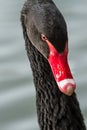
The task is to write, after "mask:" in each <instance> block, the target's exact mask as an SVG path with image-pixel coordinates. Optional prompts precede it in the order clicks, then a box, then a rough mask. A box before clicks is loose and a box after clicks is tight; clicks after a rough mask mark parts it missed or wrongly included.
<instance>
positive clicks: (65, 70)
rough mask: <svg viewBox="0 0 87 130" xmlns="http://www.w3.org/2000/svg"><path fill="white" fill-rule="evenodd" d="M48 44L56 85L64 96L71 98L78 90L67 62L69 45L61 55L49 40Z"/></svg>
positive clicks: (49, 60) (49, 59) (49, 58)
mask: <svg viewBox="0 0 87 130" xmlns="http://www.w3.org/2000/svg"><path fill="white" fill-rule="evenodd" d="M46 42H47V44H48V46H49V50H50V53H49V57H48V62H49V64H50V66H51V69H52V72H53V75H54V78H55V80H56V83H57V84H58V88H59V89H60V91H61V92H63V93H64V94H66V95H68V96H71V95H72V94H73V92H74V89H75V88H76V84H75V81H74V79H73V76H72V74H71V71H70V68H69V65H68V60H67V55H68V43H66V47H65V50H64V52H63V53H59V52H58V51H57V50H56V49H55V48H54V46H53V45H52V44H51V43H50V42H49V41H48V40H46Z"/></svg>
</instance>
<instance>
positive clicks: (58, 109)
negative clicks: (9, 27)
mask: <svg viewBox="0 0 87 130" xmlns="http://www.w3.org/2000/svg"><path fill="white" fill-rule="evenodd" d="M26 50H27V54H28V57H29V60H30V64H31V68H32V72H33V77H34V83H35V87H36V104H37V115H38V121H39V125H40V129H41V130H64V129H65V130H68V129H69V130H85V126H84V123H83V117H82V114H81V111H80V108H79V104H78V101H77V99H76V96H75V94H73V95H72V96H71V97H67V96H66V95H64V94H62V93H61V92H60V91H59V90H58V87H57V84H56V82H55V80H54V77H53V75H52V72H51V69H50V66H49V63H48V61H47V60H46V59H45V58H44V57H43V56H42V55H41V54H40V53H39V52H38V51H37V49H36V48H34V46H33V45H32V44H31V43H30V42H28V44H26Z"/></svg>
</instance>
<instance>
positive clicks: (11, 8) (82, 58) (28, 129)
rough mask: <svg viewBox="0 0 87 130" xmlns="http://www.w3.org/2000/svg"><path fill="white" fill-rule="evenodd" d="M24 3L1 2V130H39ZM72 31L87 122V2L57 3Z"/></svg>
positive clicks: (72, 57)
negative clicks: (25, 36) (23, 26)
mask: <svg viewBox="0 0 87 130" xmlns="http://www.w3.org/2000/svg"><path fill="white" fill-rule="evenodd" d="M24 1H25V0H7V1H5V0H0V130H38V129H39V128H38V124H37V118H36V108H35V90H34V85H33V81H32V73H31V69H30V65H29V62H28V58H27V56H26V52H25V47H24V40H23V36H22V30H21V25H20V10H21V8H22V6H23V3H24ZM55 3H56V5H57V6H58V7H59V9H60V10H61V12H62V13H63V15H64V17H65V19H66V22H67V26H68V32H69V63H70V66H71V70H72V72H73V75H74V77H75V80H76V83H77V90H76V93H77V96H78V99H79V102H80V106H81V109H82V112H83V115H84V118H85V122H86V123H87V0H73V1H70V0H55Z"/></svg>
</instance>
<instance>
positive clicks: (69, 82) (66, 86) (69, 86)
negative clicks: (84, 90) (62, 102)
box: [58, 79, 76, 96]
mask: <svg viewBox="0 0 87 130" xmlns="http://www.w3.org/2000/svg"><path fill="white" fill-rule="evenodd" d="M58 87H59V89H60V91H61V92H62V93H64V94H65V95H67V96H71V95H72V94H73V92H74V90H75V88H76V84H75V81H74V80H73V79H66V80H64V81H61V83H58Z"/></svg>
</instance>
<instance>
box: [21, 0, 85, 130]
mask: <svg viewBox="0 0 87 130" xmlns="http://www.w3.org/2000/svg"><path fill="white" fill-rule="evenodd" d="M21 22H22V28H23V35H24V39H25V45H26V50H27V55H28V58H29V60H30V64H31V68H32V72H33V77H34V83H35V88H36V105H37V115H38V122H39V126H40V130H86V128H85V124H84V119H83V116H82V114H81V111H80V107H79V103H78V101H77V98H76V94H75V92H74V89H75V87H76V85H75V81H74V79H73V76H72V74H71V71H70V68H69V66H68V62H67V54H68V34H67V26H66V23H65V20H64V18H63V16H62V14H61V13H60V11H59V10H58V9H57V7H56V5H55V4H54V3H53V1H52V0H27V1H26V2H25V4H24V6H23V9H22V11H21Z"/></svg>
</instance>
